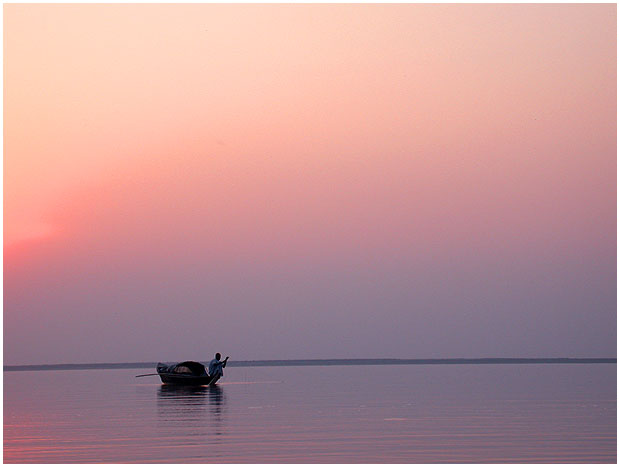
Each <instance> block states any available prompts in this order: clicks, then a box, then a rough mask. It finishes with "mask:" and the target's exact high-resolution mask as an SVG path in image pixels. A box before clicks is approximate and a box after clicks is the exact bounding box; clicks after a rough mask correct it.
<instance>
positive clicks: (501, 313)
mask: <svg viewBox="0 0 619 466" xmlns="http://www.w3.org/2000/svg"><path fill="white" fill-rule="evenodd" d="M3 8H4V9H3V11H4V363H5V364H7V365H22V364H53V363H58V362H59V361H62V363H65V364H67V363H81V362H82V361H88V363H105V362H113V361H127V360H134V361H157V360H162V361H174V360H208V359H210V358H211V357H212V354H213V353H214V352H215V351H219V352H221V353H222V354H226V355H228V354H229V355H230V356H231V357H232V358H234V359H237V360H251V359H254V360H255V359H262V360H264V359H300V358H318V359H326V358H332V357H337V358H391V357H397V358H449V357H459V358H483V357H519V358H528V357H543V358H552V357H580V358H587V357H593V358H595V357H616V348H617V346H616V345H617V342H616V328H617V320H616V318H617V313H616V309H617V307H616V305H617V276H616V272H617V268H616V267H617V252H616V239H617V227H616V212H617V205H616V200H617V190H616V186H617V180H616V175H617V164H616V154H617V145H616V143H617V141H616V135H617V126H616V123H617V122H616V115H617V106H616V101H617V96H616V85H617V76H616V67H617V62H616V56H617V49H616V37H617V30H616V5H614V4H584V5H582V4H482V5H466V4H451V5H447V4H434V5H428V4H397V5H386V4H385V5H377V4H361V5H347V4H338V5H326V4H324V5H322V4H315V5H304V4H294V5H284V4H272V5H241V4H236V5H234V4H230V5H218V4H202V5H201V4H189V5H188V4H183V5H166V4H141V5H132V4H108V5H95V4H88V5H86V4H65V5H52V4H6V5H4V7H3Z"/></svg>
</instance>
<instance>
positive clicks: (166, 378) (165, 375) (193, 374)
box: [157, 361, 220, 385]
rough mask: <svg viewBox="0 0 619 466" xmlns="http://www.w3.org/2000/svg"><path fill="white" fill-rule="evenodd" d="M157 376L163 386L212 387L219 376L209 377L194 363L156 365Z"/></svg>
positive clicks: (200, 366) (203, 369) (202, 367)
mask: <svg viewBox="0 0 619 466" xmlns="http://www.w3.org/2000/svg"><path fill="white" fill-rule="evenodd" d="M157 374H159V377H160V378H161V381H162V382H163V383H164V384H169V385H214V384H215V382H217V380H219V377H220V376H218V375H217V376H215V377H211V376H210V375H208V374H207V373H206V368H205V367H204V366H203V365H202V364H200V363H197V362H195V361H185V362H181V363H179V364H164V363H161V362H160V363H158V364H157Z"/></svg>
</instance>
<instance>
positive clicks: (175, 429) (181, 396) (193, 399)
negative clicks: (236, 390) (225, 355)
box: [157, 385, 226, 445]
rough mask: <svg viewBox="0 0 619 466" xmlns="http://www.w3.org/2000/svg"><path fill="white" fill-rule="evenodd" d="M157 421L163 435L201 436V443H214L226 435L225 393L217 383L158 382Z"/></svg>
mask: <svg viewBox="0 0 619 466" xmlns="http://www.w3.org/2000/svg"><path fill="white" fill-rule="evenodd" d="M157 411H158V420H159V425H160V426H161V428H162V430H163V432H162V435H164V436H165V434H166V432H169V434H170V435H174V436H178V435H179V429H180V430H181V431H184V434H181V436H182V435H187V436H189V437H193V438H194V439H195V437H204V438H203V439H202V441H200V443H203V444H204V445H209V444H217V443H219V442H218V441H217V437H219V436H222V435H225V433H226V432H225V412H226V396H225V393H224V389H223V388H222V387H220V386H218V385H211V386H191V385H161V387H159V390H158V392H157Z"/></svg>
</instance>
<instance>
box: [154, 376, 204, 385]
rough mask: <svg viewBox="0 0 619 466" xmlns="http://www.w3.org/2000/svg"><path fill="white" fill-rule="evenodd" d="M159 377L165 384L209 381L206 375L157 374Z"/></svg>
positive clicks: (193, 383) (192, 383)
mask: <svg viewBox="0 0 619 466" xmlns="http://www.w3.org/2000/svg"><path fill="white" fill-rule="evenodd" d="M159 377H161V381H162V382H163V383H165V384H175V385H209V384H210V383H211V377H210V376H208V375H203V376H195V375H183V374H159Z"/></svg>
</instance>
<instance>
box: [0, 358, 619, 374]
mask: <svg viewBox="0 0 619 466" xmlns="http://www.w3.org/2000/svg"><path fill="white" fill-rule="evenodd" d="M412 364H617V358H471V359H466V358H449V359H272V360H264V361H233V360H231V361H228V366H231V367H267V366H271V367H273V366H382V365H412ZM156 365H157V363H156V362H120V363H101V364H41V365H23V366H4V370H5V371H66V370H98V369H145V368H154V367H155V366H156Z"/></svg>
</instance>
